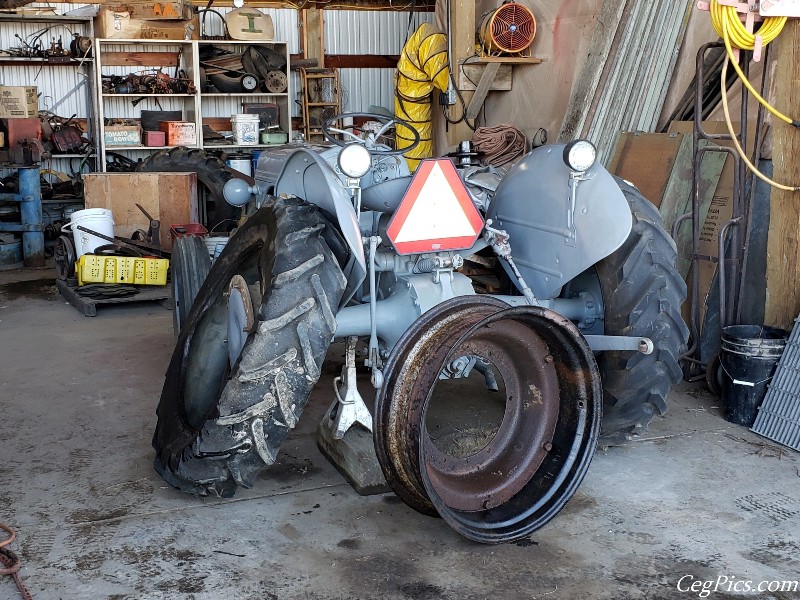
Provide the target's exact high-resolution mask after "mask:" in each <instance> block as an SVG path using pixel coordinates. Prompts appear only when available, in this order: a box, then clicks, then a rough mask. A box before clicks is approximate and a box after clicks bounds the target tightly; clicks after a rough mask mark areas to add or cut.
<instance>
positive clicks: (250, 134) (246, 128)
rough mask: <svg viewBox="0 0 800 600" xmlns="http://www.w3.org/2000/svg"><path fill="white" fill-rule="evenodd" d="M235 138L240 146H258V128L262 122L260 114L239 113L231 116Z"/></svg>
mask: <svg viewBox="0 0 800 600" xmlns="http://www.w3.org/2000/svg"><path fill="white" fill-rule="evenodd" d="M231 124H232V125H233V138H234V140H235V143H236V144H237V145H238V146H257V145H258V128H259V125H260V124H261V121H260V117H259V116H258V115H248V114H244V113H242V114H238V115H233V116H232V117H231Z"/></svg>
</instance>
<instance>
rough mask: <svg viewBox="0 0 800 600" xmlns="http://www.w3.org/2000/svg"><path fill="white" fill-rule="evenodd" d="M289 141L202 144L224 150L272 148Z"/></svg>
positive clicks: (205, 146)
mask: <svg viewBox="0 0 800 600" xmlns="http://www.w3.org/2000/svg"><path fill="white" fill-rule="evenodd" d="M288 143H289V142H282V143H280V144H255V145H254V144H247V145H244V146H243V145H240V144H203V148H208V149H213V150H224V149H225V148H273V147H275V146H285V145H286V144H288Z"/></svg>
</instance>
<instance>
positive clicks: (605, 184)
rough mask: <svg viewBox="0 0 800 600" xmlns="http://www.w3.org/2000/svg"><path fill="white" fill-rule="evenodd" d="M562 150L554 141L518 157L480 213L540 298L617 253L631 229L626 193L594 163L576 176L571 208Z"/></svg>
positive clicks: (558, 290) (555, 293) (553, 294)
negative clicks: (503, 237) (505, 240)
mask: <svg viewBox="0 0 800 600" xmlns="http://www.w3.org/2000/svg"><path fill="white" fill-rule="evenodd" d="M563 150H564V145H563V144H553V145H550V146H542V147H541V148H537V149H535V150H533V151H531V152H530V153H528V154H527V155H525V156H524V157H523V158H522V160H520V161H519V162H518V163H517V164H516V165H514V166H513V167H512V168H511V170H510V171H509V172H508V174H507V175H506V176H505V177H504V178H503V180H502V181H501V182H500V184H499V185H498V187H497V191H496V192H495V195H494V199H493V200H492V203H491V205H490V206H489V212H488V214H487V217H488V218H490V219H492V221H493V225H492V227H494V228H496V229H504V230H505V231H507V232H508V234H509V236H510V238H509V242H510V244H511V252H512V256H513V258H514V262H515V264H516V265H517V267H518V268H519V270H520V273H521V274H522V276H523V277H524V279H525V281H526V282H527V284H528V285H529V286H530V287H531V289H532V290H533V293H534V295H535V296H536V297H537V298H540V299H549V298H555V297H557V296H558V295H559V294H560V293H561V288H562V287H563V286H564V285H565V284H566V283H567V282H568V281H570V280H571V279H573V278H574V277H576V276H577V275H579V274H580V273H582V272H583V271H585V270H586V269H588V268H589V267H591V266H592V265H594V264H595V263H597V262H598V261H600V260H602V259H603V258H605V257H606V256H608V255H609V254H611V253H612V252H614V251H615V250H617V249H618V248H619V247H620V246H621V245H622V244H623V243H624V242H625V240H626V239H627V238H628V234H629V233H630V231H631V226H632V218H631V210H630V207H629V206H628V202H627V200H626V199H625V196H624V195H623V194H622V191H621V190H620V188H619V186H618V185H617V182H616V181H615V180H614V177H612V176H611V175H610V174H609V172H608V171H606V170H605V168H603V166H602V165H600V164H595V165H594V166H593V167H592V168H591V169H589V170H588V171H586V173H584V174H583V175H581V176H579V179H580V180H579V181H577V192H576V194H575V205H574V208H573V207H572V192H571V180H570V177H571V171H570V169H569V167H567V166H566V165H565V164H564V160H563V158H562V154H563ZM501 262H502V264H503V267H504V268H505V269H506V271H507V272H508V274H509V276H511V279H512V281H514V280H515V278H514V276H513V274H512V273H511V270H510V268H509V266H508V264H507V263H506V261H501Z"/></svg>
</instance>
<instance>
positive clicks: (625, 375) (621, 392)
mask: <svg viewBox="0 0 800 600" xmlns="http://www.w3.org/2000/svg"><path fill="white" fill-rule="evenodd" d="M618 183H619V185H620V188H621V189H622V192H623V194H624V195H625V197H626V199H627V200H628V203H629V204H630V207H631V213H632V216H633V228H632V230H631V233H630V235H629V237H628V239H627V240H626V241H625V243H624V244H623V245H622V247H621V248H619V249H618V250H617V251H616V252H614V253H613V254H612V255H611V256H609V257H607V258H606V259H604V260H602V261H600V262H599V263H598V264H597V273H598V276H599V278H600V281H601V287H602V288H603V290H604V302H605V306H606V316H605V330H606V333H607V334H611V335H628V336H644V337H649V338H650V339H651V340H652V341H653V344H654V346H655V349H654V351H653V353H652V354H650V355H644V354H641V353H634V354H631V353H630V352H604V353H602V355H601V356H600V358H599V360H598V363H599V366H600V371H601V375H602V379H603V388H604V407H603V412H604V417H603V437H604V438H605V439H612V438H615V437H619V436H624V437H628V436H630V435H631V434H635V433H637V432H640V431H641V430H642V429H643V428H645V427H647V426H648V424H649V423H650V421H651V420H652V419H653V418H654V417H655V416H656V415H663V414H665V413H666V411H667V402H666V397H667V394H668V393H669V391H670V389H672V386H673V385H674V384H675V383H676V382H677V381H679V380H680V379H681V377H682V371H681V368H680V365H679V362H678V361H679V359H680V356H681V354H682V353H683V352H684V351H685V349H686V346H687V340H688V336H689V331H688V328H687V327H686V324H685V323H684V321H683V318H682V317H681V312H680V311H681V305H682V304H683V302H684V300H685V299H686V284H685V282H684V281H683V279H682V278H681V276H680V274H679V273H678V272H677V270H676V269H675V260H676V256H677V250H676V246H675V242H674V241H673V240H672V238H671V237H670V236H669V235H668V234H667V232H666V231H665V230H664V228H663V227H662V226H661V221H660V217H659V214H658V210H657V209H656V207H655V206H653V204H652V203H650V202H649V201H648V200H647V199H645V198H644V197H643V196H642V195H641V193H640V192H639V191H638V190H637V189H636V188H635V187H633V186H631V185H630V184H628V183H627V182H624V181H622V180H618Z"/></svg>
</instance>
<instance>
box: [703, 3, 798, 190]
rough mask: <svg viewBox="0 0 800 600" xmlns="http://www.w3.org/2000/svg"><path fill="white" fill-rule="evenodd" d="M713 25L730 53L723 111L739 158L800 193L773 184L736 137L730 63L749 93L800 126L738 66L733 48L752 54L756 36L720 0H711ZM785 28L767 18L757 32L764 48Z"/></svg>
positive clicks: (722, 82)
mask: <svg viewBox="0 0 800 600" xmlns="http://www.w3.org/2000/svg"><path fill="white" fill-rule="evenodd" d="M711 23H712V25H713V26H714V29H715V30H716V32H717V34H718V35H719V36H720V37H721V38H722V41H723V42H724V43H725V50H726V52H727V56H726V57H725V63H724V64H723V66H722V76H721V78H720V87H721V91H722V110H723V112H724V113H725V123H726V125H727V127H728V133H729V134H730V136H731V139H732V140H733V144H734V146H736V151H737V152H738V153H739V156H740V157H741V158H742V160H743V161H744V163H745V164H746V165H747V168H748V169H750V171H752V172H753V174H754V175H755V176H756V177H758V178H759V179H761V180H762V181H764V182H765V183H768V184H769V185H771V186H773V187H776V188H778V189H781V190H786V191H790V192H796V191H798V190H800V187H795V186H788V185H784V184H781V183H778V182H776V181H773V180H772V179H770V178H769V177H767V176H766V175H764V174H763V173H762V172H761V171H759V170H758V168H757V167H756V166H755V165H754V164H753V163H752V162H751V161H750V159H749V158H748V157H747V155H746V154H745V152H744V149H743V148H742V147H741V145H740V144H739V141H738V139H737V137H736V133H735V131H734V129H733V123H732V121H731V115H730V110H729V108H728V95H727V93H728V90H727V88H726V85H725V82H726V80H727V76H728V63H730V64H732V65H733V68H734V69H735V70H736V74H737V75H738V76H739V79H740V80H741V82H742V85H744V86H745V87H746V88H747V90H748V91H749V92H750V93H751V94H752V95H753V96H755V98H756V99H757V100H758V101H759V102H760V103H761V104H762V105H763V106H764V108H766V109H767V110H768V111H769V112H771V113H772V114H773V115H775V116H776V117H777V118H778V119H780V120H782V121H785V122H786V123H788V124H790V125H794V126H795V127H800V121H797V120H795V119H791V118H790V117H787V116H786V115H785V114H783V113H782V112H780V111H779V110H777V109H776V108H775V107H773V106H772V105H771V104H770V103H769V102H767V101H766V100H764V98H763V97H762V96H761V94H759V93H758V92H757V91H756V89H755V88H754V87H753V85H752V84H751V83H750V81H749V80H748V79H747V77H745V75H744V73H743V72H742V69H741V68H740V67H739V63H738V61H737V60H736V57H735V56H734V54H733V49H734V47H735V48H737V49H739V50H750V51H752V50H753V49H754V48H755V43H756V34H754V33H750V32H749V31H747V29H746V28H745V27H744V25H743V24H742V21H741V19H739V13H738V12H737V11H736V8H735V7H733V6H723V5H721V4H720V3H719V2H718V0H711ZM784 25H786V17H767V18H765V19H764V22H763V24H762V25H761V28H760V29H759V30H758V35H759V36H761V38H762V46H766V45H767V44H769V43H770V42H772V41H773V40H775V38H776V37H778V35H779V34H780V33H781V31H782V30H783V27H784Z"/></svg>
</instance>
